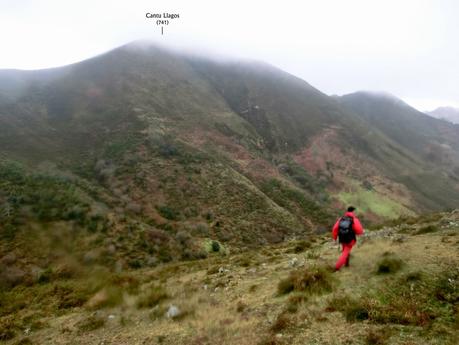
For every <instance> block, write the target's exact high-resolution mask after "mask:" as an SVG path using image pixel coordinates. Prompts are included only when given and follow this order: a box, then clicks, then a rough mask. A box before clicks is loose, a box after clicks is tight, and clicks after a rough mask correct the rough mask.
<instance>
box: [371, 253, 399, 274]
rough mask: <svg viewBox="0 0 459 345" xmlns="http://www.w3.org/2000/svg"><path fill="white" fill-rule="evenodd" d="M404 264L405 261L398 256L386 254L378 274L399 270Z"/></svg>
mask: <svg viewBox="0 0 459 345" xmlns="http://www.w3.org/2000/svg"><path fill="white" fill-rule="evenodd" d="M402 266H403V261H402V260H400V259H399V258H396V257H391V256H386V257H384V258H383V259H382V260H381V261H380V262H379V263H378V268H377V273H378V274H388V273H395V272H398V271H399V270H400V269H401V268H402Z"/></svg>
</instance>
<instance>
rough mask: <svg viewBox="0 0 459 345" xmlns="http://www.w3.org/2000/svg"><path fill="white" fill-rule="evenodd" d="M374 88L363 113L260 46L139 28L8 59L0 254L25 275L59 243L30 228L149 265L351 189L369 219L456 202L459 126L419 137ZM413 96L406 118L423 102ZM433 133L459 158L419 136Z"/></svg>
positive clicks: (131, 263)
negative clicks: (248, 55) (224, 49)
mask: <svg viewBox="0 0 459 345" xmlns="http://www.w3.org/2000/svg"><path fill="white" fill-rule="evenodd" d="M343 99H345V98H343ZM378 102H380V103H382V104H385V103H384V102H386V100H385V99H381V100H378V101H377V104H376V105H375V107H374V109H373V108H372V107H370V106H365V107H364V106H362V107H363V108H362V109H364V110H362V111H363V112H364V113H362V112H361V111H360V110H359V109H354V108H353V107H351V105H349V104H344V103H346V102H344V101H343V100H340V99H338V100H337V99H335V98H332V97H328V96H326V95H325V94H323V93H321V92H320V91H318V90H316V89H315V88H313V87H312V86H311V85H309V84H308V83H306V82H305V81H303V80H301V79H299V78H297V77H295V76H292V75H290V74H288V73H286V72H283V71H281V70H279V69H277V68H275V67H273V66H270V65H267V64H264V63H261V62H254V61H234V60H227V61H223V60H220V61H214V60H212V59H208V58H205V57H202V56H196V55H189V54H183V53H178V52H174V51H171V50H168V49H165V48H161V47H157V46H153V45H145V44H139V43H133V44H129V45H127V46H123V47H120V48H118V49H115V50H113V51H110V52H108V53H106V54H103V55H100V56H97V57H94V58H92V59H89V60H86V61H83V62H80V63H76V64H73V65H69V66H64V67H60V68H56V69H50V70H43V71H17V70H7V71H0V159H1V162H0V169H1V172H0V173H1V176H2V181H1V184H0V201H1V209H2V212H1V214H0V217H1V220H2V224H3V226H2V229H1V236H2V238H4V239H5V240H4V241H3V242H2V244H1V250H2V254H5V253H7V252H9V251H11V250H13V248H15V249H14V250H15V251H16V252H17V255H18V256H20V257H22V258H23V260H22V261H21V262H22V264H21V265H20V266H21V267H19V268H18V269H20V270H21V271H22V278H23V279H22V280H21V279H19V281H24V280H27V279H29V278H30V277H33V276H34V273H33V272H32V267H33V266H34V265H36V266H38V267H39V268H40V269H47V268H49V267H52V266H53V265H54V263H53V260H54V259H53V260H51V261H50V262H49V261H46V260H44V261H43V262H40V263H37V262H35V257H37V256H40V257H47V256H48V255H50V254H51V253H53V252H54V251H56V250H57V249H56V247H55V246H54V244H49V243H48V244H46V245H36V246H35V249H34V251H33V255H32V252H31V251H29V250H28V247H27V246H26V243H28V242H30V243H31V245H32V246H34V244H33V243H35V242H34V241H35V240H36V241H37V242H36V243H41V242H39V241H42V240H43V238H47V237H53V236H57V237H58V238H61V237H62V238H65V237H66V236H67V235H65V236H64V235H62V234H67V233H71V234H73V235H72V236H74V238H75V240H74V242H72V241H71V242H70V243H69V245H71V246H74V247H73V249H72V250H69V251H68V252H70V253H72V255H71V256H72V257H71V258H67V257H66V254H65V252H66V251H62V253H64V254H62V255H61V256H57V257H56V258H55V262H59V261H60V260H64V259H65V260H76V261H78V262H82V261H84V258H85V255H86V254H87V255H90V256H91V255H93V256H94V257H95V258H96V259H94V260H95V261H96V262H97V263H99V264H101V265H106V266H108V267H114V266H115V265H118V266H120V267H123V268H140V267H145V266H149V265H157V264H159V263H161V262H167V261H176V260H188V259H197V258H202V257H205V256H206V255H208V252H207V249H208V243H209V241H217V243H219V244H220V245H222V246H225V247H227V248H231V250H233V251H239V250H245V249H247V248H252V247H257V246H259V245H262V244H266V243H278V242H281V241H284V240H287V239H291V238H294V237H297V236H301V235H304V234H305V233H311V232H315V231H323V229H326V228H328V227H329V226H330V225H331V224H332V223H333V222H334V220H335V219H336V217H337V216H338V215H339V214H340V213H341V211H342V208H343V207H344V206H345V204H346V203H349V202H352V203H356V204H357V206H358V207H359V208H361V209H362V210H363V211H364V213H363V214H362V216H363V218H364V219H365V220H366V221H368V222H380V221H382V220H384V219H387V218H396V217H398V216H401V215H412V214H416V213H419V212H424V211H429V210H436V209H444V208H447V207H453V206H454V205H457V202H458V201H459V192H458V189H457V184H458V178H457V165H455V164H456V163H455V162H456V161H455V157H456V156H455V155H457V146H455V145H456V141H455V139H454V134H455V132H454V128H452V127H444V125H440V124H438V123H439V122H441V121H437V120H425V119H424V118H422V119H421V120H422V121H421V123H422V126H423V127H422V130H423V131H424V132H421V129H419V128H418V127H416V126H421V125H415V124H413V125H412V128H413V129H412V132H409V133H412V137H413V139H412V140H410V141H409V143H408V142H406V141H405V140H404V136H403V134H402V133H401V132H400V131H394V132H390V131H389V130H388V129H389V128H388V127H387V126H384V125H383V124H385V122H384V121H383V123H382V124H381V123H380V122H378V121H376V120H373V117H372V116H373V115H372V113H371V111H373V110H374V111H376V110H377V109H379V108H378V107H379V106H378V104H379V103H378ZM395 103H396V104H395V105H394V104H392V105H391V106H390V107H389V106H387V108H384V107H383V109H388V110H384V111H387V112H389V113H390V114H391V115H390V116H392V117H394V116H395V117H397V116H398V115H397V114H398V113H397V112H400V109H404V110H406V109H407V108H406V106H405V105H403V104H400V102H399V103H397V102H395ZM357 108H358V107H357ZM375 109H376V110H375ZM406 111H407V112H408V113H409V114H408V115H407V116H406V117H403V119H402V118H401V122H400V128H402V129H409V126H410V123H412V122H413V123H416V121H417V119H418V117H419V116H421V115H419V114H417V113H415V112H413V110H411V109H408V110H406ZM394 114H395V115H394ZM425 121H429V122H426V123H425V124H424V122H425ZM432 121H433V122H432ZM435 121H437V122H435ZM441 123H443V122H441ZM435 126H436V127H435ZM442 126H443V127H442ZM389 127H390V126H389ZM392 127H393V126H392ZM392 127H390V128H392ZM407 133H408V132H407ZM445 133H446V134H448V135H446V134H445ZM410 135H411V134H410ZM413 141H416V145H414V146H413V145H412V142H413ZM434 144H435V145H437V144H438V145H440V147H446V146H448V147H449V148H450V151H451V152H452V153H451V155H452V156H451V157H452V159H446V158H442V159H439V160H435V161H433V160H431V159H429V156H428V155H425V154H424V151H423V149H419V150H418V149H417V148H418V147H427V148H429V147H430V148H432V150H433V149H434V148H435V147H437V146H438V145H437V146H435V145H434ZM445 145H446V146H445ZM442 152H443V151H442ZM448 152H449V151H448ZM445 157H446V156H445ZM435 159H437V156H435ZM355 196H361V197H357V198H355ZM37 232H38V233H39V234H43V236H42V237H43V238H41V237H40V236H38V235H37V236H35V235H36V234H37ZM36 237H37V238H36ZM40 238H41V239H40ZM64 242H66V241H64V240H61V241H55V243H57V244H59V243H64ZM206 248H207V249H206ZM88 253H89V254H88ZM26 278H27V279H26ZM30 279H32V278H30ZM32 280H33V279H32Z"/></svg>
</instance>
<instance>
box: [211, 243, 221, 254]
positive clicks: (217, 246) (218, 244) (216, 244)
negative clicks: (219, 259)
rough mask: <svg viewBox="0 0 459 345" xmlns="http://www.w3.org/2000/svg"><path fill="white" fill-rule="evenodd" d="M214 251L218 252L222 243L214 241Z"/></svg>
mask: <svg viewBox="0 0 459 345" xmlns="http://www.w3.org/2000/svg"><path fill="white" fill-rule="evenodd" d="M212 251H214V252H218V251H220V243H218V242H217V241H212Z"/></svg>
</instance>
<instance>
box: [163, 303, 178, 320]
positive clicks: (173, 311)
mask: <svg viewBox="0 0 459 345" xmlns="http://www.w3.org/2000/svg"><path fill="white" fill-rule="evenodd" d="M179 315H180V309H179V308H178V307H177V306H175V305H172V304H171V305H170V306H169V309H168V310H167V312H166V317H168V318H174V317H177V316H179Z"/></svg>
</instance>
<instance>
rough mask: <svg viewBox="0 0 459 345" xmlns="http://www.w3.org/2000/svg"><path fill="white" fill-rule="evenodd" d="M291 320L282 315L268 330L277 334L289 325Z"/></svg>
mask: <svg viewBox="0 0 459 345" xmlns="http://www.w3.org/2000/svg"><path fill="white" fill-rule="evenodd" d="M291 322H292V320H291V319H290V318H289V317H288V316H287V315H286V314H284V313H282V314H280V315H279V316H278V317H277V319H276V321H275V322H274V323H273V324H272V325H271V327H270V329H271V331H272V332H274V333H278V332H280V331H282V330H284V329H285V328H287V327H288V326H289V325H290V324H291Z"/></svg>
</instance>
